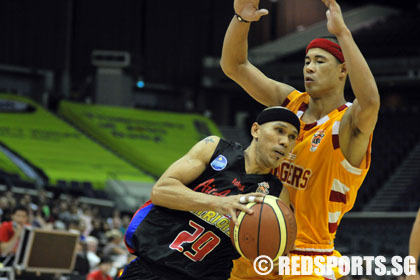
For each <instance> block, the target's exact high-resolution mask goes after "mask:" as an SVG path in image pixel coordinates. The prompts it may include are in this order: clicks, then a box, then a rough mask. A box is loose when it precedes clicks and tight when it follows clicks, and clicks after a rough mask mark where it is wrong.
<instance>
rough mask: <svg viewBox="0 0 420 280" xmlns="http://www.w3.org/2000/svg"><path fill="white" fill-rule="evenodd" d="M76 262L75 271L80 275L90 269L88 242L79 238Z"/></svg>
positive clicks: (85, 273)
mask: <svg viewBox="0 0 420 280" xmlns="http://www.w3.org/2000/svg"><path fill="white" fill-rule="evenodd" d="M76 251H77V255H76V264H75V265H74V272H75V273H77V274H78V275H87V274H88V273H89V271H90V266H89V261H88V258H87V244H86V242H84V241H82V240H79V243H78V244H77V246H76Z"/></svg>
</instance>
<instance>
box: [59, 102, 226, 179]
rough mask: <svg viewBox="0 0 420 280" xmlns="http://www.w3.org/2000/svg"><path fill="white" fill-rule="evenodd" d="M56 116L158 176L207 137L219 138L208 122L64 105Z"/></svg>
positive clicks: (186, 116) (190, 116)
mask: <svg viewBox="0 0 420 280" xmlns="http://www.w3.org/2000/svg"><path fill="white" fill-rule="evenodd" d="M59 114H61V115H62V116H63V117H64V118H66V119H67V120H69V121H70V122H72V123H73V124H74V125H76V126H77V127H79V128H80V129H81V130H82V131H84V132H85V133H86V134H88V135H90V136H91V137H93V138H95V139H96V140H97V141H99V142H101V143H102V144H104V145H105V146H107V147H108V148H109V149H111V150H113V151H114V152H116V153H117V154H119V155H120V156H121V157H123V158H124V159H126V160H128V161H130V162H131V163H132V164H134V165H135V166H137V167H139V168H141V169H142V170H145V171H147V172H149V173H150V174H152V175H155V176H160V175H161V174H162V173H163V172H164V171H165V170H166V168H167V167H168V166H169V165H170V164H171V163H172V162H174V161H175V160H177V159H178V158H180V157H181V156H183V155H184V154H185V153H186V152H188V150H189V149H190V148H191V147H192V146H193V145H194V144H195V143H197V142H198V141H200V140H201V139H203V138H204V137H207V136H208V135H220V131H219V129H218V128H217V126H216V125H215V124H214V123H213V122H212V121H211V120H209V119H208V118H206V117H203V116H201V115H196V114H181V113H166V112H159V111H148V110H138V109H129V108H122V107H112V106H102V105H86V104H80V103H73V102H69V101H63V102H61V104H60V108H59Z"/></svg>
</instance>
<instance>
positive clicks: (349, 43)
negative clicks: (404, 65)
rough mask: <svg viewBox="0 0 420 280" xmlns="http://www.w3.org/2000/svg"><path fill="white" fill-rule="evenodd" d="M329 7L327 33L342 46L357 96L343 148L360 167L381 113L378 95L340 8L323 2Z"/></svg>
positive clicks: (345, 120) (343, 129)
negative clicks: (333, 36)
mask: <svg viewBox="0 0 420 280" xmlns="http://www.w3.org/2000/svg"><path fill="white" fill-rule="evenodd" d="M322 2H324V4H325V5H326V6H327V7H328V10H327V13H326V15H327V27H328V31H329V32H330V33H332V34H333V35H335V36H336V37H337V39H338V41H339V43H340V46H341V48H342V51H343V55H344V59H345V68H346V70H347V72H348V75H349V78H350V82H351V86H352V90H353V92H354V95H355V96H356V99H355V101H354V102H353V106H351V107H350V108H349V109H348V111H347V112H346V114H345V115H344V116H343V120H342V122H341V124H340V131H339V137H340V147H341V149H342V152H343V154H344V156H345V157H346V159H347V160H348V161H349V162H350V163H351V164H352V165H353V166H356V167H359V165H360V163H361V161H362V160H363V157H364V155H365V153H366V150H367V147H368V144H369V137H370V135H371V134H372V132H373V130H374V128H375V125H376V121H377V119H378V112H379V105H380V99H379V93H378V88H377V86H376V82H375V79H374V77H373V75H372V72H371V71H370V69H369V66H368V64H367V62H366V60H365V58H364V57H363V55H362V53H361V52H360V50H359V48H358V46H357V45H356V43H355V41H354V39H353V37H352V35H351V32H350V30H349V29H348V28H347V26H346V24H345V23H344V20H343V16H342V14H341V9H340V6H339V5H338V4H337V2H336V1H335V0H322Z"/></svg>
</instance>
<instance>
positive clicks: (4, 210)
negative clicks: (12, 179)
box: [0, 196, 10, 222]
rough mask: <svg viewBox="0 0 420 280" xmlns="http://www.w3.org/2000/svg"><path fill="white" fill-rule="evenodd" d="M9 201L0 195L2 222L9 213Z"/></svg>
mask: <svg viewBox="0 0 420 280" xmlns="http://www.w3.org/2000/svg"><path fill="white" fill-rule="evenodd" d="M9 209H10V208H9V202H8V201H7V198H6V197H4V196H2V197H0V218H1V221H2V222H4V221H5V220H6V219H7V218H8V217H7V216H8V215H10V214H9V213H8V212H9Z"/></svg>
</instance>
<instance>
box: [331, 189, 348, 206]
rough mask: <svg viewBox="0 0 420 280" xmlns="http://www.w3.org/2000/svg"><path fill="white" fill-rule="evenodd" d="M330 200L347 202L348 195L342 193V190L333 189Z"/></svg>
mask: <svg viewBox="0 0 420 280" xmlns="http://www.w3.org/2000/svg"><path fill="white" fill-rule="evenodd" d="M330 201H332V202H342V203H344V204H345V203H346V202H347V198H346V195H345V194H343V193H341V192H337V191H331V193H330Z"/></svg>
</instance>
